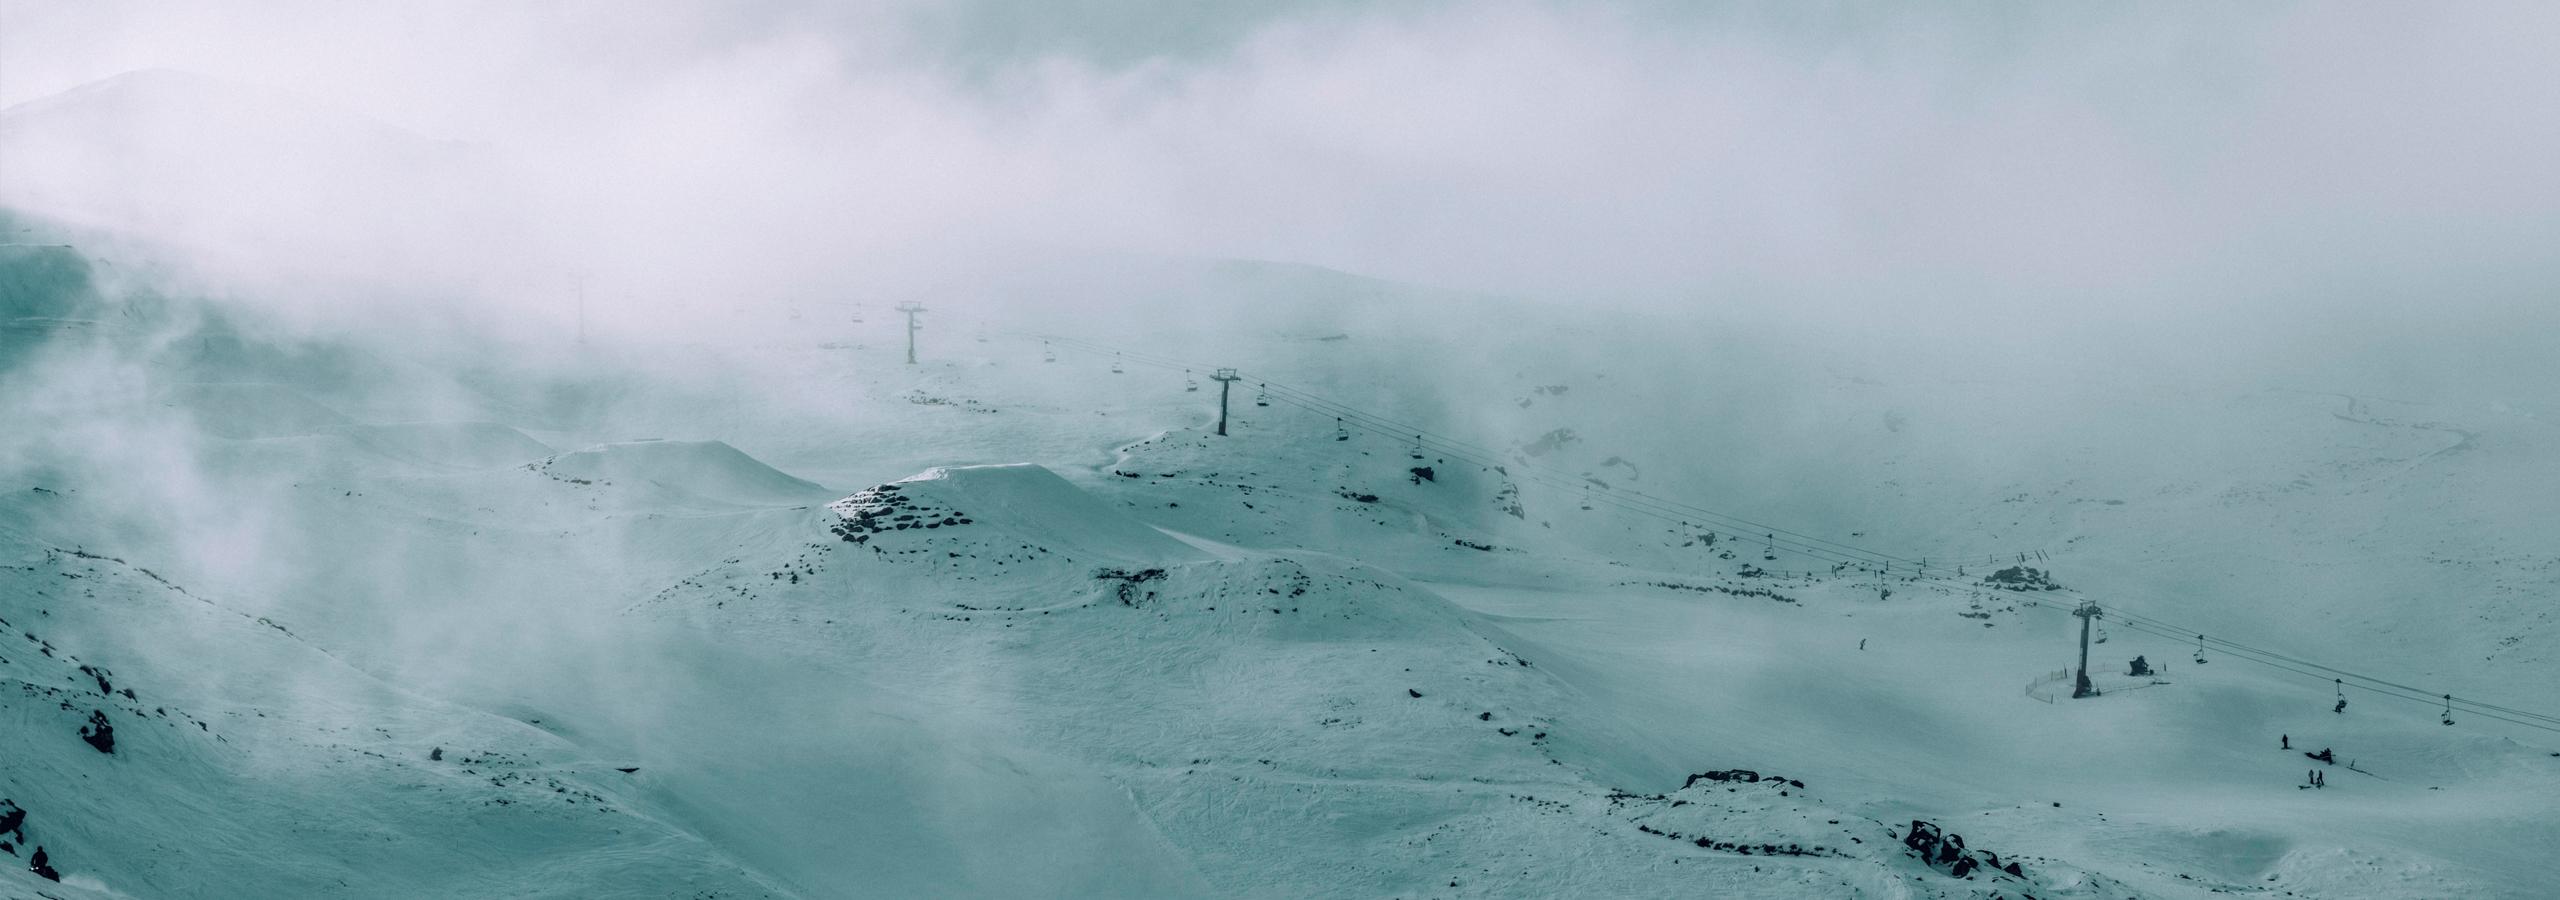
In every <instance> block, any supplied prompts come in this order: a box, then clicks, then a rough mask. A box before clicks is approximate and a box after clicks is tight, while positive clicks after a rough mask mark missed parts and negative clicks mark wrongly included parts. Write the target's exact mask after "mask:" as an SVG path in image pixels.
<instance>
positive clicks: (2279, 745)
mask: <svg viewBox="0 0 2560 900" xmlns="http://www.w3.org/2000/svg"><path fill="white" fill-rule="evenodd" d="M2276 749H2278V750H2291V749H2293V735H2290V734H2279V735H2276Z"/></svg>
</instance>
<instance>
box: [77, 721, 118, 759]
mask: <svg viewBox="0 0 2560 900" xmlns="http://www.w3.org/2000/svg"><path fill="white" fill-rule="evenodd" d="M80 739H81V740H84V741H88V742H89V746H92V747H96V748H98V752H100V753H108V754H112V753H114V752H116V727H115V726H113V725H109V724H107V713H106V711H105V710H91V711H90V712H89V724H87V725H82V726H80Z"/></svg>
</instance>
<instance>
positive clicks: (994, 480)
mask: <svg viewBox="0 0 2560 900" xmlns="http://www.w3.org/2000/svg"><path fill="white" fill-rule="evenodd" d="M829 508H831V509H833V510H835V512H836V515H838V516H840V517H842V519H843V521H842V522H840V523H838V524H837V525H836V527H835V531H836V534H837V535H838V536H839V537H842V538H844V539H845V540H846V541H849V542H852V543H856V544H867V543H872V542H873V541H875V540H885V541H888V542H896V543H912V542H914V541H915V540H916V539H918V538H920V537H922V536H923V533H925V532H939V531H941V530H943V529H946V528H948V529H968V528H971V527H977V526H984V527H988V528H993V529H996V530H999V531H1001V532H1002V535H1001V537H995V536H987V537H986V540H991V541H1003V542H1013V543H1020V544H1027V545H1029V546H1030V547H1032V548H1033V549H1034V550H1035V551H1036V552H1037V553H1039V554H1040V555H1049V554H1052V553H1063V554H1067V555H1068V556H1071V557H1074V558H1078V559H1086V560H1096V561H1098V560H1117V561H1123V562H1135V563H1163V562H1180V561H1189V560H1197V559H1203V558H1205V554H1202V553H1201V552H1200V551H1198V550H1194V549H1192V548H1191V546H1190V545H1188V544H1184V543H1182V542H1181V541H1177V540H1174V539H1173V538H1171V537H1168V536H1166V535H1165V534H1164V533H1163V532H1160V531H1157V530H1155V529H1154V528H1152V527H1149V526H1147V525H1146V524H1144V523H1142V522H1139V521H1138V520H1136V519H1132V518H1130V517H1129V516H1127V515H1126V514H1123V513H1122V512H1120V511H1119V510H1118V509H1114V508H1112V507H1111V506H1110V505H1109V504H1106V503H1104V502H1102V501H1101V500H1099V499H1096V498H1095V497H1094V496H1093V495H1091V494H1088V493H1086V492H1085V491H1084V489H1082V488H1079V487H1076V486H1075V485H1072V484H1069V483H1067V480H1066V479H1064V478H1060V477H1058V475H1057V473H1055V472H1051V471H1049V470H1048V469H1045V468H1042V467H1040V466H1036V465H1029V464H1014V465H999V466H955V467H940V468H933V469H927V470H925V471H924V472H922V473H920V474H917V475H914V476H911V477H908V478H905V479H902V480H899V481H895V482H891V483H889V484H884V485H880V486H879V487H875V488H872V489H870V490H866V491H863V492H861V493H858V494H855V495H853V496H851V497H847V498H845V499H843V500H839V501H836V502H835V503H834V504H833V505H832V506H830V507H829ZM955 533H957V532H955ZM908 549H912V548H908ZM884 552H885V551H884Z"/></svg>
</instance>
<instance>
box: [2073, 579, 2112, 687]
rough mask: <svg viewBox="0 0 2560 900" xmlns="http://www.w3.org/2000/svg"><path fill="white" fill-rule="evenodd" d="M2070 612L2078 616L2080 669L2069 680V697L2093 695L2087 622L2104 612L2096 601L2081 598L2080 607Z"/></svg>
mask: <svg viewBox="0 0 2560 900" xmlns="http://www.w3.org/2000/svg"><path fill="white" fill-rule="evenodd" d="M2071 614H2072V615H2075V616H2079V617H2080V670H2079V671H2078V672H2076V673H2074V676H2075V677H2074V678H2073V679H2072V682H2071V699H2073V700H2078V699H2080V698H2082V697H2095V696H2097V695H2098V689H2097V687H2096V686H2094V685H2091V684H2090V683H2089V623H2091V622H2095V621H2097V620H2098V619H2099V618H2100V617H2102V616H2105V615H2106V613H2105V612H2104V611H2102V610H2100V609H2098V603H2097V601H2095V600H2082V601H2080V608H2078V609H2075V610H2072V611H2071Z"/></svg>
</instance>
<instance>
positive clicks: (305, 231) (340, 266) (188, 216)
mask: <svg viewBox="0 0 2560 900" xmlns="http://www.w3.org/2000/svg"><path fill="white" fill-rule="evenodd" d="M0 161H5V166H6V174H5V177H0V207H7V208H13V209H18V210H24V211H27V212H29V213H34V214H38V215H42V216H46V217H49V218H53V219H58V220H60V221H62V222H63V223H65V224H68V225H74V226H78V227H81V228H84V229H98V230H104V231H107V232H111V233H116V234H121V235H129V236H133V237H138V238H142V239H144V240H146V241H147V242H150V243H155V244H162V245H166V246H167V248H169V249H174V250H178V251H184V252H186V253H187V255H188V256H190V257H198V258H199V259H197V260H196V261H197V262H198V263H199V264H200V265H209V266H212V267H214V268H215V269H217V270H225V269H227V268H238V269H240V270H242V271H244V272H259V271H273V270H275V269H277V268H278V267H307V268H310V269H313V270H317V271H321V272H325V273H326V274H328V275H329V276H330V277H333V278H360V277H371V278H382V279H391V280H398V279H400V278H402V277H412V278H413V277H415V275H414V273H408V272H407V270H406V269H403V268H402V267H403V266H410V265H411V264H412V263H411V261H412V260H413V258H417V257H421V256H424V257H428V258H434V253H433V252H431V251H441V252H443V253H445V254H455V253H462V252H464V251H466V250H469V249H472V248H485V249H486V250H487V251H488V252H489V253H490V255H491V258H496V254H495V251H496V249H497V248H498V247H499V246H502V244H499V243H498V242H496V241H495V240H491V239H480V238H476V235H478V234H479V233H480V232H483V231H486V230H488V229H490V228H492V227H493V225H492V223H495V222H501V221H505V220H504V219H503V218H502V217H501V216H499V211H500V210H501V209H502V208H503V206H502V205H501V204H500V203H499V202H498V201H499V200H500V199H502V197H501V195H503V194H504V192H502V191H499V190H497V189H496V187H495V186H496V185H498V184H499V183H501V182H502V181H503V178H501V176H500V172H501V171H502V169H501V167H500V166H499V165H498V163H497V161H496V159H495V156H494V154H491V153H488V152H485V151H484V149H483V148H480V147H478V146H475V145H471V144H465V143H460V142H456V141H446V140H437V139H433V138H429V137H426V136H423V135H420V134H417V133H415V132H412V131H409V130H406V129H403V128H400V127H397V126H394V125H391V124H389V123H386V122H383V121H381V120H379V119H375V118H372V117H370V116H366V115H364V114H361V113H357V112H353V111H350V110H346V109H342V108H338V107H335V106H331V105H329V104H327V103H325V102H323V101H320V100H318V99H315V98H310V97H305V96H302V95H299V94H295V93H292V92H290V91H283V90H277V89H273V88H265V87H259V86H254V85H247V84H239V83H235V82H229V81H223V80H220V79H215V78H209V77H205V76H202V75H196V74H192V73H186V72H178V71H172V70H167V69H154V70H148V71H141V72H128V73H125V74H122V75H118V76H115V77H112V78H108V79H104V80H101V81H97V82H92V83H90V84H86V85H82V86H80V87H77V88H73V89H71V90H68V91H64V92H62V93H60V94H56V95H53V96H50V97H44V98H40V99H36V100H31V101H28V102H25V103H20V104H18V105H16V106H12V107H10V108H8V109H6V110H0ZM243 257H245V258H243ZM234 274H236V273H234Z"/></svg>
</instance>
